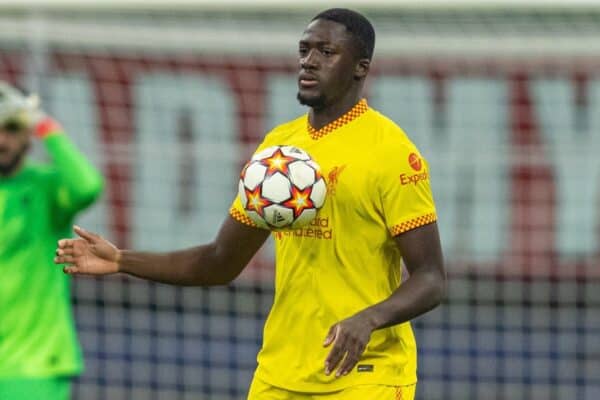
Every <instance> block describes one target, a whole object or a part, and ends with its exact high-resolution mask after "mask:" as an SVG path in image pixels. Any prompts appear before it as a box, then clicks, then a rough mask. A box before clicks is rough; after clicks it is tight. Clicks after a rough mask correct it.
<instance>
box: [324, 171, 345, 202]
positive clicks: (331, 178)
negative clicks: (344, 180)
mask: <svg viewBox="0 0 600 400" xmlns="http://www.w3.org/2000/svg"><path fill="white" fill-rule="evenodd" d="M344 169H346V165H345V164H344V165H338V166H335V167H333V168H332V169H331V171H329V173H328V174H327V194H328V195H330V196H335V190H336V188H337V184H338V181H339V178H340V174H341V173H342V172H343V171H344Z"/></svg>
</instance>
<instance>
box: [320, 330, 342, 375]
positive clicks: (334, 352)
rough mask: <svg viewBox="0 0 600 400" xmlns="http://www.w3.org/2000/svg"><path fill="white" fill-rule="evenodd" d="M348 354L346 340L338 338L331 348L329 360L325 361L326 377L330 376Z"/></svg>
mask: <svg viewBox="0 0 600 400" xmlns="http://www.w3.org/2000/svg"><path fill="white" fill-rule="evenodd" d="M345 354H346V346H345V340H344V338H343V337H340V336H338V338H337V339H336V341H335V344H334V345H333V347H332V348H331V351H330V352H329V355H328V356H327V359H325V375H329V374H330V373H331V371H333V370H334V369H335V368H336V367H337V365H338V364H339V363H340V361H342V358H344V355H345Z"/></svg>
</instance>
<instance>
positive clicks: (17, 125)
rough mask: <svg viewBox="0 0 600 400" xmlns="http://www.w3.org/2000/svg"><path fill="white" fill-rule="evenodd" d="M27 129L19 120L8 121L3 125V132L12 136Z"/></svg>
mask: <svg viewBox="0 0 600 400" xmlns="http://www.w3.org/2000/svg"><path fill="white" fill-rule="evenodd" d="M26 128H27V127H26V126H25V124H24V123H23V121H19V120H18V119H9V120H8V121H5V122H4V123H3V124H2V130H3V131H4V132H8V133H12V134H17V133H19V132H22V131H24V130H25V129H26Z"/></svg>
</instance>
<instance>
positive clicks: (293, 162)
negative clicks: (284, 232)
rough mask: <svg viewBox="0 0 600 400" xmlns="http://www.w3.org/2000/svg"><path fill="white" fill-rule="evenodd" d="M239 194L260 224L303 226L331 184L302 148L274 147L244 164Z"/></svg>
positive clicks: (269, 226)
mask: <svg viewBox="0 0 600 400" xmlns="http://www.w3.org/2000/svg"><path fill="white" fill-rule="evenodd" d="M238 194H239V197H240V200H241V202H242V206H243V207H244V210H245V211H246V214H247V215H248V217H249V218H250V219H252V221H254V222H255V223H256V224H257V225H258V226H259V227H262V228H268V229H275V230H279V229H286V228H288V229H295V228H300V227H302V226H304V225H306V224H308V223H309V222H310V221H312V220H313V219H314V218H315V216H316V215H317V211H319V209H320V208H321V207H323V203H324V202H325V197H326V194H327V186H326V184H325V180H324V179H323V176H322V174H321V167H319V165H318V164H317V163H316V162H315V161H314V160H313V159H312V158H311V157H310V156H309V155H308V153H307V152H305V151H304V150H302V149H299V148H297V147H294V146H272V147H268V148H266V149H264V150H261V151H259V152H258V153H256V154H254V156H252V158H251V159H250V161H249V162H248V163H247V164H246V165H245V166H244V168H243V170H242V173H241V176H240V182H239V187H238Z"/></svg>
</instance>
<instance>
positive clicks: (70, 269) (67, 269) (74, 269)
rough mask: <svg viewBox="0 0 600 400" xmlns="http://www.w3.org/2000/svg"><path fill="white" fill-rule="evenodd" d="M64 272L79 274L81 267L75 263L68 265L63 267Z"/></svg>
mask: <svg viewBox="0 0 600 400" xmlns="http://www.w3.org/2000/svg"><path fill="white" fill-rule="evenodd" d="M63 272H64V273H65V274H68V275H73V274H78V273H79V268H77V267H75V266H73V265H67V266H66V267H64V268H63Z"/></svg>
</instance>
